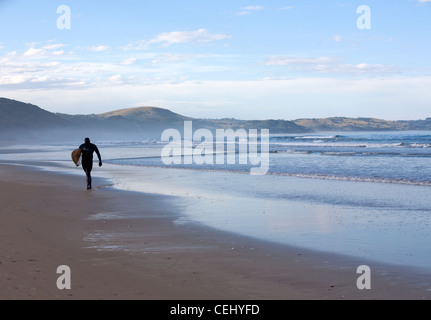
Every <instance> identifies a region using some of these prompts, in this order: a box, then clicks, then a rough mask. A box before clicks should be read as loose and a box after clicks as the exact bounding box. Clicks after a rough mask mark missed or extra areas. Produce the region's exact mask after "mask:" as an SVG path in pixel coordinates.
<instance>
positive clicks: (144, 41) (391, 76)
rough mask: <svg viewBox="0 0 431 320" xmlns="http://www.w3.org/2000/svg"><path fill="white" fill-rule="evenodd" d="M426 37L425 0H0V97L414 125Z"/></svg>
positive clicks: (430, 7)
mask: <svg viewBox="0 0 431 320" xmlns="http://www.w3.org/2000/svg"><path fill="white" fill-rule="evenodd" d="M61 5H66V6H68V8H70V11H71V16H70V22H71V27H70V29H59V28H58V26H57V20H58V19H59V18H61V17H62V14H63V13H64V12H60V13H57V8H58V7H59V6H61ZM361 5H367V6H368V7H369V8H370V17H371V29H359V28H358V26H357V20H358V18H360V17H361V13H359V14H358V13H357V9H358V7H359V6H361ZM62 21H63V20H62ZM430 38H431V0H361V1H348V0H344V1H343V0H341V1H337V0H331V1H317V0H316V1H306V0H301V1H284V0H265V1H242V0H238V1H232V0H230V1H227V0H218V1H197V0H182V1H173V0H158V1H145V0H141V1H137V0H123V1H110V0H104V1H99V0H92V1H81V0H69V1H67V0H65V1H61V2H59V1H52V0H44V1H38V2H36V1H29V0H23V1H20V0H3V1H2V0H0V96H2V97H7V98H12V99H17V100H20V101H25V102H30V103H34V104H37V105H39V106H40V107H42V108H44V109H46V110H49V111H53V112H65V113H71V114H89V113H102V112H107V111H111V110H114V109H119V108H127V107H137V106H158V107H163V108H168V109H171V110H172V111H175V112H178V113H181V114H184V115H188V116H193V117H199V118H221V117H234V118H240V119H288V120H290V119H297V118H310V117H330V116H348V117H361V116H365V117H377V118H384V119H388V120H391V119H421V118H426V117H431V89H430V88H431V62H430V58H431V41H430V40H431V39H430Z"/></svg>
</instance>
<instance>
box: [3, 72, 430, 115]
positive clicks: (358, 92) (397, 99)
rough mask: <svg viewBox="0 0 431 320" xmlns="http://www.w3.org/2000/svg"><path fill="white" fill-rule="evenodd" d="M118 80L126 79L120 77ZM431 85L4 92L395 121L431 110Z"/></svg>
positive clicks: (87, 109) (48, 102)
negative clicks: (362, 117)
mask: <svg viewBox="0 0 431 320" xmlns="http://www.w3.org/2000/svg"><path fill="white" fill-rule="evenodd" d="M16 80H18V79H16ZM112 80H116V81H118V80H121V79H120V78H118V77H117V78H113V79H112ZM0 82H1V80H0ZM123 83H124V81H123ZM81 85H82V83H81ZM430 87H431V77H414V78H410V77H391V78H372V79H345V78H343V79H336V78H331V77H319V78H311V77H307V78H298V79H291V80H266V81H265V80H256V81H202V82H196V81H185V82H181V83H176V84H173V83H167V82H163V83H162V82H159V83H153V84H136V83H135V84H122V85H118V84H117V83H116V82H115V81H114V82H111V83H107V85H105V86H103V87H102V86H97V87H85V90H82V87H81V88H79V87H78V85H76V87H72V88H70V87H67V86H64V87H59V88H56V89H52V88H46V89H40V90H16V89H14V90H10V91H8V92H6V91H5V90H4V89H2V88H1V87H0V95H2V96H7V97H10V98H12V99H14V98H17V99H18V100H23V101H31V102H32V103H35V104H37V105H39V106H41V107H43V108H46V109H48V110H49V111H54V112H67V113H72V114H75V113H85V114H90V113H99V112H100V113H102V112H106V111H109V110H110V109H112V108H118V106H122V107H129V106H130V107H132V106H136V105H137V103H139V104H140V105H146V104H149V105H154V103H155V102H157V105H156V106H159V107H165V108H169V109H171V110H172V111H175V112H178V113H180V114H184V115H187V116H194V117H210V118H211V117H213V118H222V117H235V118H240V119H297V118H302V117H326V116H353V117H356V116H371V117H377V118H384V119H388V120H391V119H420V118H423V116H424V114H427V113H428V114H429V101H431V92H430V90H429V88H430ZM58 97H61V99H59V98H58ZM101 97H103V98H101ZM107 101H108V102H107ZM262 105H265V108H262ZM406 106H408V108H407V107H406Z"/></svg>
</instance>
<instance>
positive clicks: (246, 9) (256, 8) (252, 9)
mask: <svg viewBox="0 0 431 320" xmlns="http://www.w3.org/2000/svg"><path fill="white" fill-rule="evenodd" d="M260 10H263V7H262V6H246V7H243V8H241V11H239V12H237V13H236V14H235V15H237V16H245V15H248V14H251V13H253V12H255V11H260Z"/></svg>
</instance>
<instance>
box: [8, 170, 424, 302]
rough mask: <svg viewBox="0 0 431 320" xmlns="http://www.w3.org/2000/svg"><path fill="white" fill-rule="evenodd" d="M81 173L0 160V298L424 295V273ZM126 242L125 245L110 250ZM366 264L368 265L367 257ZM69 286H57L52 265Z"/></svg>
mask: <svg viewBox="0 0 431 320" xmlns="http://www.w3.org/2000/svg"><path fill="white" fill-rule="evenodd" d="M83 179H84V178H83V176H82V177H79V176H73V175H66V174H61V173H58V172H46V171H40V170H36V169H34V168H30V167H25V166H11V165H1V166H0V188H1V192H0V198H1V203H2V206H1V210H0V219H1V222H0V224H1V229H2V232H1V234H0V288H1V290H0V299H7V300H8V299H31V300H46V299H65V300H69V299H91V300H93V299H94V300H99V299H103V300H110V299H115V300H117V299H132V300H202V299H203V300H219V299H222V300H238V299H239V300H243V299H244V300H305V299H312V300H321V299H322V300H333V299H337V300H338V299H340V300H341V299H352V300H356V299H358V300H362V299H364V300H374V299H391V300H392V299H414V300H416V299H417V300H419V299H430V298H431V291H430V285H429V280H430V278H429V274H427V273H421V272H419V271H417V272H416V271H415V272H413V271H412V269H410V268H408V267H403V266H393V265H387V264H379V263H375V262H373V263H372V264H371V265H370V268H371V271H372V278H371V279H372V288H371V290H359V289H358V287H357V284H356V282H357V279H358V277H359V276H360V274H357V273H356V271H357V268H358V266H360V265H362V264H364V262H366V261H364V260H363V259H361V260H356V259H355V258H352V257H347V256H342V255H336V254H329V253H324V252H317V251H312V250H308V249H303V248H300V247H294V246H288V245H282V244H277V243H274V242H269V241H263V240H259V239H256V238H251V237H246V236H242V235H239V234H237V233H233V232H227V231H222V230H217V229H213V228H210V227H208V226H206V225H203V224H200V223H181V217H182V215H183V214H184V212H183V211H184V206H182V202H181V201H178V199H177V198H176V197H175V196H165V195H155V194H148V193H138V192H131V191H121V190H118V189H114V188H112V186H111V184H110V182H109V181H108V180H101V179H99V180H98V181H97V183H98V187H97V188H95V190H93V191H91V192H88V191H86V190H84V188H83ZM122 244H125V246H124V247H125V248H128V249H127V250H124V249H123V250H117V249H118V245H120V247H121V245H122ZM370 263H371V262H370ZM62 265H66V266H68V267H70V270H71V290H59V289H58V288H57V285H56V281H57V279H58V278H59V277H60V274H57V273H56V271H57V268H58V267H59V266H62Z"/></svg>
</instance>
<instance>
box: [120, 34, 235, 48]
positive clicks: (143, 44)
mask: <svg viewBox="0 0 431 320" xmlns="http://www.w3.org/2000/svg"><path fill="white" fill-rule="evenodd" d="M231 37H232V36H230V35H227V34H214V33H211V32H209V31H208V30H207V29H198V30H195V31H173V32H164V33H160V34H158V35H157V36H155V37H154V38H152V39H150V40H140V41H135V42H133V43H129V44H128V45H126V46H125V47H124V50H126V51H128V50H147V49H148V48H149V46H150V45H153V44H162V46H163V47H169V46H171V45H174V44H186V43H191V44H203V43H210V42H214V41H221V40H226V39H230V38H231Z"/></svg>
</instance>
